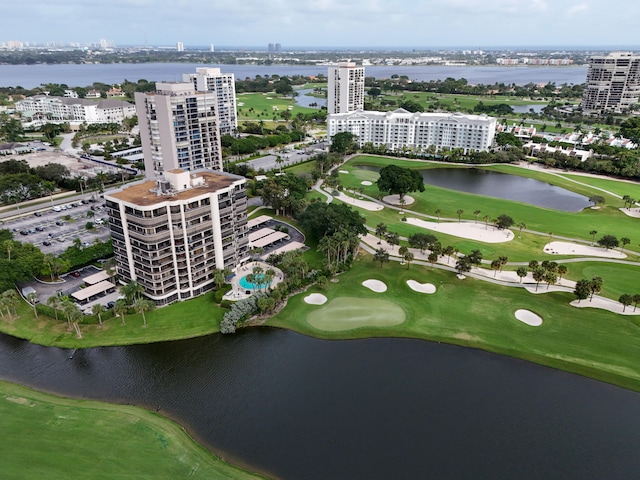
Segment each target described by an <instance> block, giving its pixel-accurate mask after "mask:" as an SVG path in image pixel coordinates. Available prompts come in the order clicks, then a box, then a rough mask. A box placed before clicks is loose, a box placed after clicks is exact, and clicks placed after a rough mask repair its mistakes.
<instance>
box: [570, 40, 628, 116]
mask: <svg viewBox="0 0 640 480" xmlns="http://www.w3.org/2000/svg"><path fill="white" fill-rule="evenodd" d="M639 99H640V56H636V55H633V54H632V53H627V52H615V53H611V54H609V55H606V56H594V57H591V59H590V62H589V71H588V72H587V85H586V87H585V89H584V95H583V97H582V110H583V111H584V112H585V113H605V112H612V113H622V112H626V111H628V110H629V109H630V108H632V107H635V106H637V105H638V100H639Z"/></svg>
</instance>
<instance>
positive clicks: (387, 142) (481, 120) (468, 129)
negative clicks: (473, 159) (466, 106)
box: [327, 108, 497, 152]
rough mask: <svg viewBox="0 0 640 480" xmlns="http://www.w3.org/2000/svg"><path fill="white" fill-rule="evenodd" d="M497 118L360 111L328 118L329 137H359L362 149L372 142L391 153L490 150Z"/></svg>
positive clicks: (456, 114)
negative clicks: (350, 134) (447, 149)
mask: <svg viewBox="0 0 640 480" xmlns="http://www.w3.org/2000/svg"><path fill="white" fill-rule="evenodd" d="M496 123H497V122H496V119H495V118H494V117H489V116H487V115H463V114H461V113H411V112H408V111H406V110H403V109H401V108H399V109H397V110H394V111H393V112H374V111H362V110H361V111H357V112H351V113H338V114H333V115H329V116H328V117H327V129H328V132H327V133H328V136H329V138H331V137H333V136H334V135H335V134H337V133H340V132H349V133H352V134H353V135H355V136H356V137H357V138H356V140H357V142H358V143H359V144H360V146H363V145H365V144H367V143H371V144H373V145H374V146H386V147H387V148H389V149H390V150H398V149H402V148H404V147H407V148H410V149H418V150H419V149H421V148H427V147H430V146H434V147H436V149H442V148H449V149H453V148H462V149H464V150H465V151H466V152H468V151H470V150H475V151H480V150H487V149H488V148H489V147H490V146H491V144H492V143H493V138H494V136H495V132H496Z"/></svg>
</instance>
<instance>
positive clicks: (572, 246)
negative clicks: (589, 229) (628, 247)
mask: <svg viewBox="0 0 640 480" xmlns="http://www.w3.org/2000/svg"><path fill="white" fill-rule="evenodd" d="M544 252H545V253H551V254H555V255H581V256H585V257H604V258H626V257H627V255H626V254H624V253H622V252H621V251H619V250H612V249H609V250H607V249H606V248H602V247H590V246H589V245H581V244H579V243H570V242H551V243H547V244H546V245H545V246H544Z"/></svg>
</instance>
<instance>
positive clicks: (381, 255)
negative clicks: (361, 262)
mask: <svg viewBox="0 0 640 480" xmlns="http://www.w3.org/2000/svg"><path fill="white" fill-rule="evenodd" d="M373 260H374V261H375V262H380V267H382V266H383V265H384V264H385V263H387V262H388V261H389V252H387V251H386V250H385V249H384V248H379V249H377V250H376V252H375V253H374V254H373Z"/></svg>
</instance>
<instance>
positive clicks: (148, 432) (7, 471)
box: [0, 382, 262, 480]
mask: <svg viewBox="0 0 640 480" xmlns="http://www.w3.org/2000/svg"><path fill="white" fill-rule="evenodd" d="M0 431H1V432H2V435H0V465H1V467H0V471H1V473H0V477H2V478H3V479H36V478H42V479H47V480H57V479H60V480H67V479H70V478H78V479H79V478H91V479H122V478H131V479H136V480H138V479H141V480H142V479H149V480H151V479H153V480H158V479H167V480H175V479H178V478H193V479H207V480H209V479H218V478H220V479H223V478H228V479H245V478H246V479H250V478H262V477H259V476H257V475H254V474H250V473H248V472H246V471H243V470H241V469H239V468H237V467H234V466H231V465H229V464H227V463H225V462H223V461H222V460H220V459H219V458H217V457H216V456H215V455H213V454H211V453H210V452H208V451H207V450H205V449H204V448H203V447H202V446H200V445H198V444H197V443H196V442H194V441H193V439H192V438H191V437H189V435H188V434H187V433H186V432H185V431H184V430H183V429H182V428H181V427H180V426H179V425H177V424H175V423H173V422H172V421H169V420H167V419H165V418H163V417H161V416H160V415H157V414H154V413H151V412H149V411H147V410H144V409H141V408H136V407H131V406H125V405H111V404H107V403H100V402H94V401H88V400H72V399H68V398H63V397H57V396H54V395H48V394H45V393H40V392H36V391H34V390H31V389H29V388H25V387H21V386H17V385H14V384H11V383H7V382H0Z"/></svg>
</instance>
